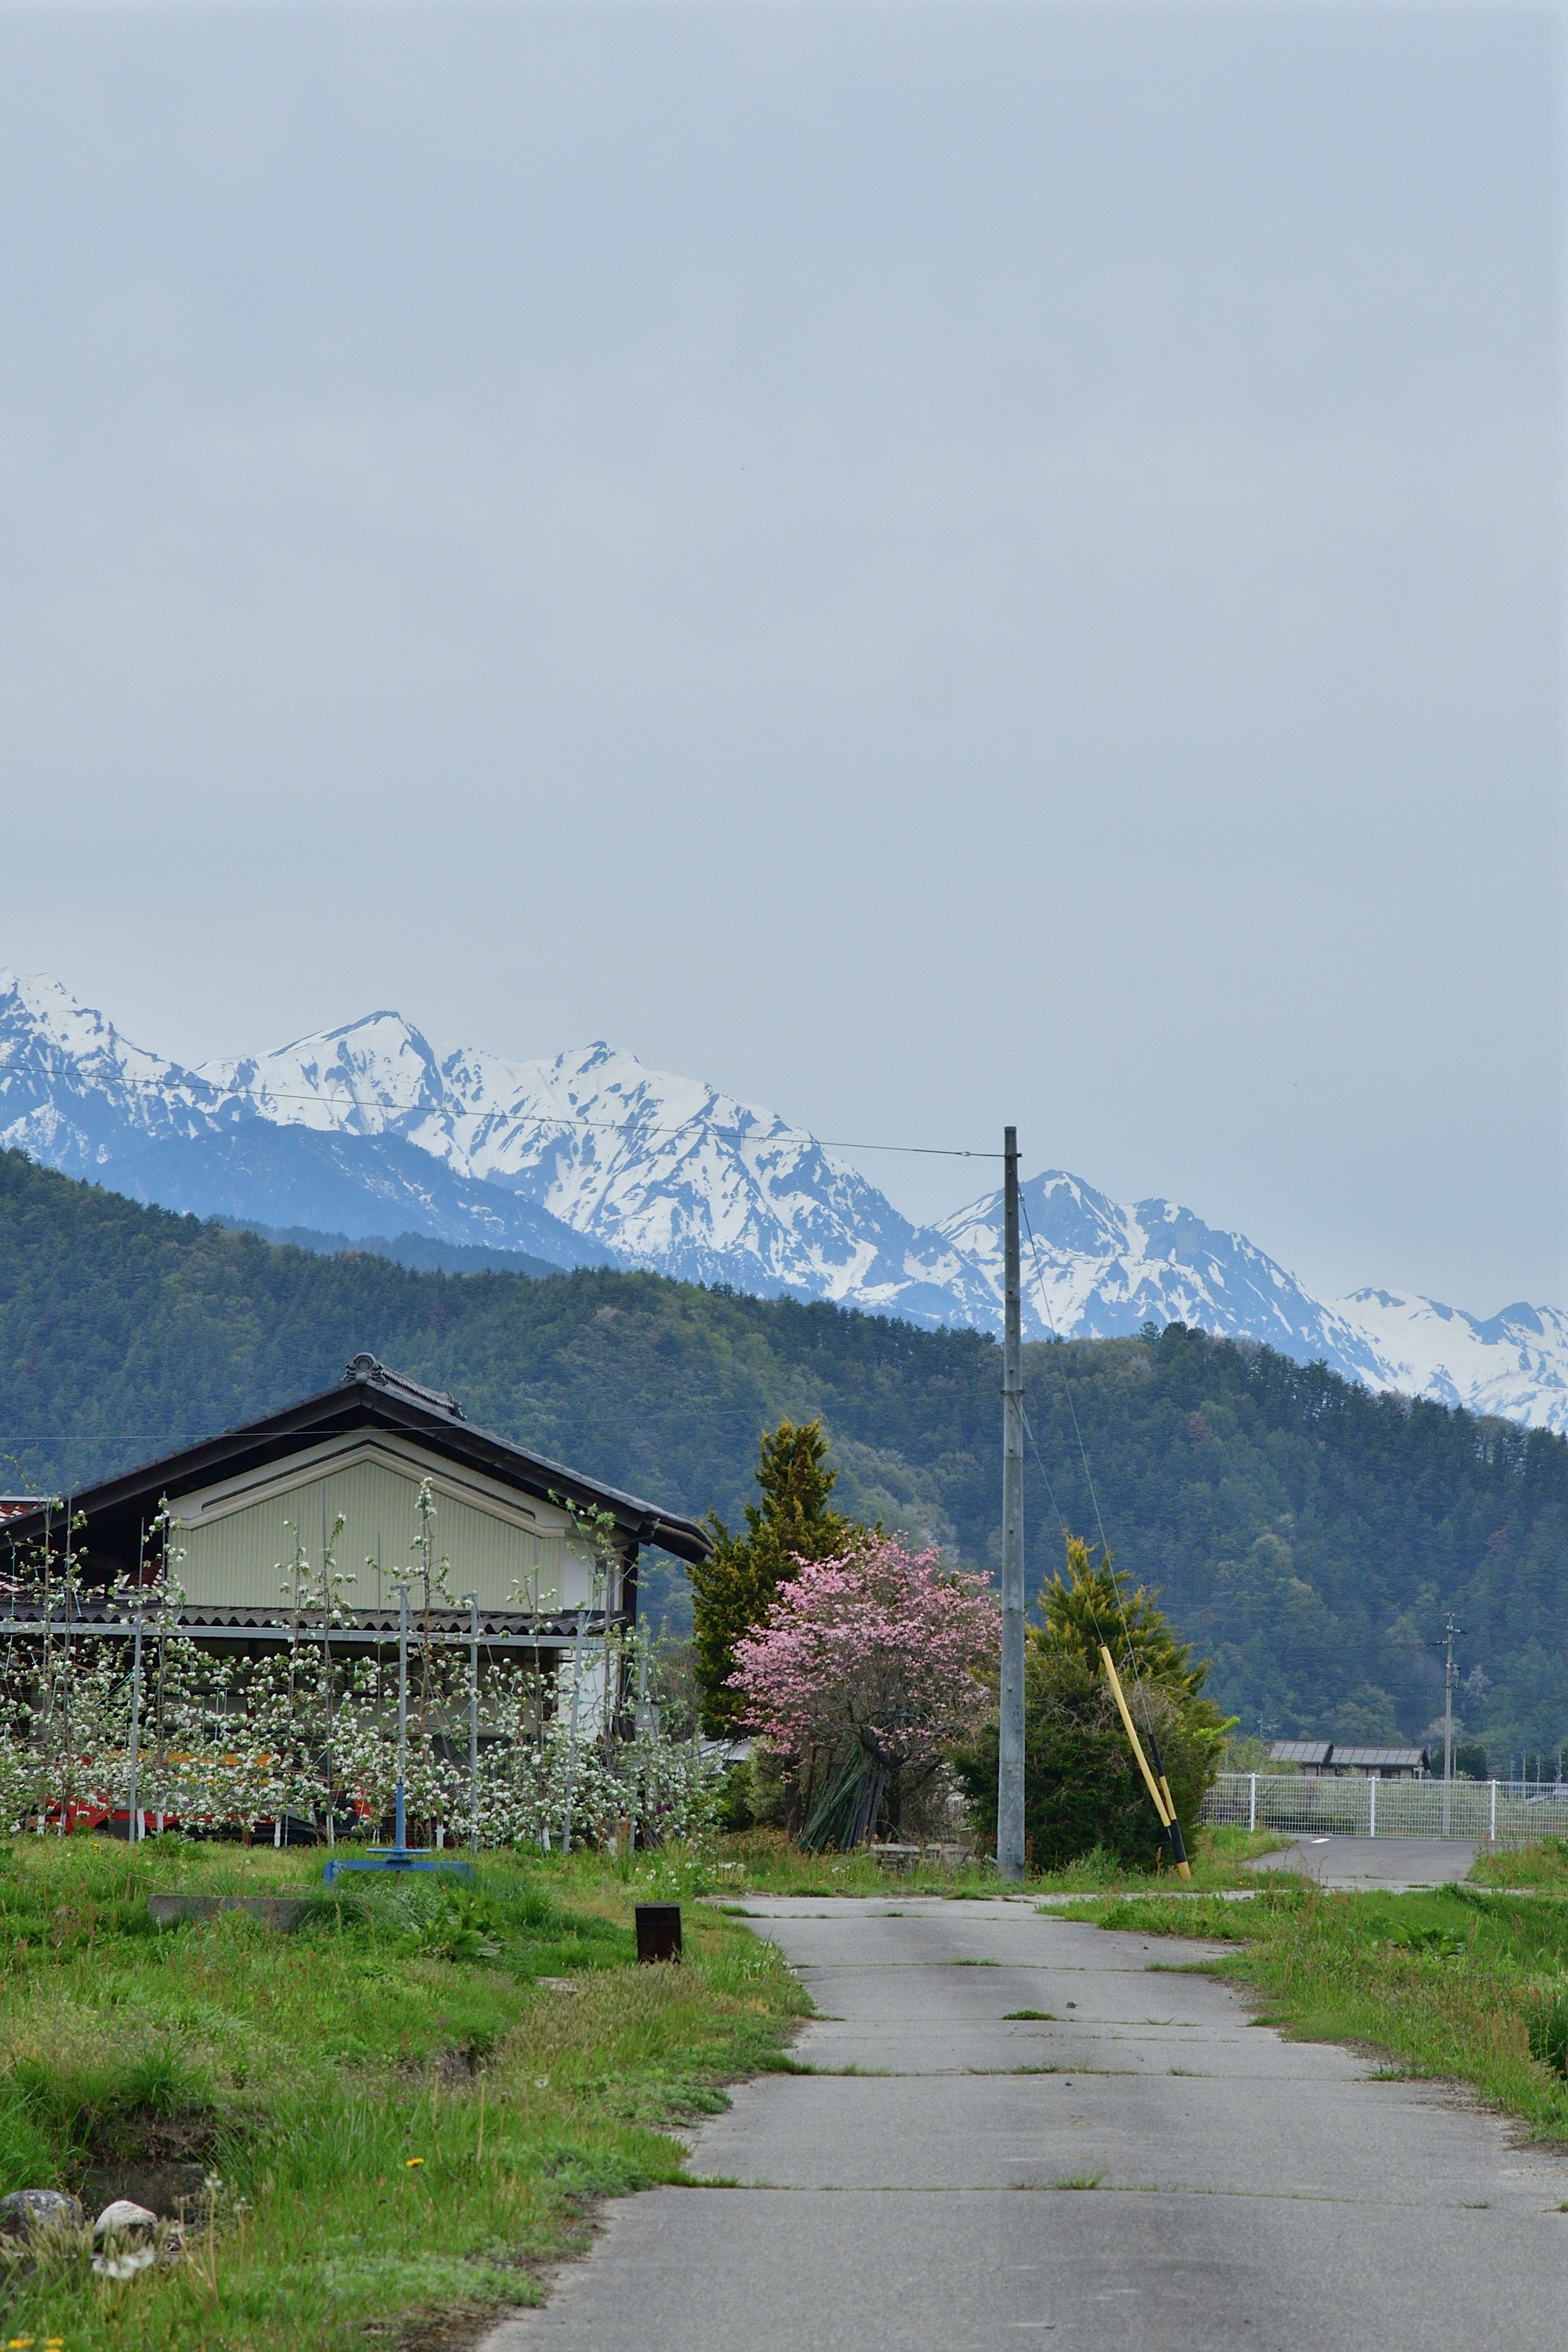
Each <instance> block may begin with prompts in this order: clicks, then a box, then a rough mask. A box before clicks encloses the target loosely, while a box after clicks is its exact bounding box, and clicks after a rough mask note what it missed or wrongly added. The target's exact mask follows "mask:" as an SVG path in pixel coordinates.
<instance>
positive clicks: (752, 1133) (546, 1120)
mask: <svg viewBox="0 0 1568 2352" xmlns="http://www.w3.org/2000/svg"><path fill="white" fill-rule="evenodd" d="M214 1091H215V1092H216V1088H215V1089H214ZM226 1099H228V1100H230V1101H234V1100H242V1101H243V1100H256V1099H260V1100H261V1101H264V1102H310V1103H325V1102H331V1103H333V1104H335V1105H342V1104H345V1103H346V1104H347V1105H348V1106H349V1107H350V1108H352V1109H353V1110H373V1111H383V1112H387V1113H390V1114H391V1115H392V1116H394V1117H395V1118H406V1117H410V1116H412V1115H413V1114H414V1113H415V1112H416V1110H417V1108H418V1106H417V1105H416V1104H412V1103H411V1104H408V1105H406V1106H405V1107H404V1108H399V1106H398V1105H397V1104H395V1103H388V1102H372V1101H366V1100H365V1099H364V1097H363V1096H360V1095H345V1094H342V1093H339V1092H333V1093H331V1094H330V1095H324V1094H322V1093H321V1091H319V1090H318V1091H316V1092H314V1093H312V1092H310V1091H309V1090H308V1089H301V1090H300V1091H298V1092H296V1091H294V1090H293V1089H291V1088H289V1087H264V1088H263V1089H262V1090H261V1093H260V1096H259V1097H246V1096H244V1095H242V1094H241V1093H240V1091H239V1089H237V1088H236V1089H234V1090H233V1092H232V1093H231V1094H230V1095H229V1096H228V1097H226ZM259 1116H260V1114H259V1113H258V1117H259ZM446 1116H447V1118H455V1119H461V1118H467V1119H483V1118H494V1117H496V1116H497V1114H496V1113H495V1112H493V1111H488V1110H453V1109H450V1108H448V1109H447V1111H446ZM500 1116H502V1117H504V1118H508V1119H509V1120H510V1124H511V1125H512V1126H513V1127H582V1128H591V1129H603V1130H604V1132H605V1134H608V1135H628V1136H630V1135H684V1134H686V1133H687V1131H688V1129H695V1130H696V1131H697V1132H699V1133H700V1134H704V1135H714V1136H718V1137H720V1138H721V1139H723V1140H724V1141H726V1142H745V1143H816V1144H818V1145H820V1146H821V1148H822V1149H823V1150H825V1151H896V1152H900V1153H902V1154H904V1155H905V1156H906V1157H908V1158H912V1159H917V1160H1000V1159H1001V1157H1002V1154H1001V1153H1000V1152H999V1151H969V1150H963V1149H961V1148H959V1147H957V1146H954V1145H952V1144H941V1143H862V1142H851V1141H847V1140H846V1139H845V1138H844V1137H842V1136H837V1135H815V1134H813V1132H812V1130H811V1129H810V1128H808V1127H783V1128H778V1127H775V1128H773V1129H758V1128H753V1127H712V1126H708V1125H705V1124H704V1123H703V1120H702V1116H701V1113H700V1111H694V1112H693V1113H692V1115H691V1117H690V1118H684V1119H682V1120H681V1121H680V1122H679V1125H678V1126H675V1127H638V1126H630V1125H628V1124H627V1123H626V1120H625V1119H619V1118H578V1117H576V1116H575V1115H574V1113H572V1112H567V1111H548V1112H546V1111H529V1112H518V1113H515V1114H513V1113H502V1114H500ZM278 1124H279V1121H277V1120H268V1125H269V1126H276V1125H278Z"/></svg>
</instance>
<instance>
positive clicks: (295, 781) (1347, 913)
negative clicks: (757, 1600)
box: [0, 6, 1568, 1313]
mask: <svg viewBox="0 0 1568 2352" xmlns="http://www.w3.org/2000/svg"><path fill="white" fill-rule="evenodd" d="M1560 62H1561V61H1560V56H1559V46H1558V37H1557V31H1556V27H1555V26H1554V24H1553V22H1552V19H1551V18H1550V17H1549V16H1546V15H1544V14H1542V13H1532V12H1528V11H1524V10H1519V11H1510V12H1501V11H1497V10H1493V11H1489V12H1487V13H1473V14H1472V13H1466V12H1464V11H1460V10H1453V9H1449V10H1445V11H1444V12H1442V13H1436V12H1433V13H1423V12H1420V11H1415V10H1404V11H1388V12H1379V13H1371V12H1360V11H1356V10H1354V9H1350V8H1345V9H1339V10H1333V11H1314V12H1311V13H1292V12H1289V11H1281V10H1270V11H1264V10H1258V11H1255V12H1250V13H1249V12H1247V11H1246V10H1238V9H1226V10H1224V11H1217V10H1216V11H1207V10H1204V9H1195V8H1180V7H1178V8H1171V7H1162V8H1161V9H1160V10H1159V11H1158V12H1156V13H1142V12H1140V11H1139V10H1136V9H1130V8H1121V9H1115V10H1112V9H1110V8H1101V9H1089V10H1082V9H1043V8H1027V7H1011V8H1006V9H994V8H988V7H983V6H966V7H963V8H945V9H944V8H905V7H879V8H870V9H859V8H848V7H840V8H832V9H822V8H783V7H777V8H773V7H765V8H764V7H747V8H743V9H742V8H738V7H731V8H728V9H719V10H709V9H699V8H691V7H685V8H680V9H668V10H667V9H663V8H658V7H648V6H644V7H641V8H639V9H637V10H636V11H626V12H622V11H617V10H614V9H609V8H600V9H595V10H591V11H589V10H582V9H573V10H560V9H545V8H531V9H526V10H524V9H507V8H492V9H488V10H484V11H479V10H473V11H469V10H466V9H462V8H451V7H448V8H445V9H442V10H439V11H431V12H427V13H426V12H424V11H421V10H418V9H410V8H402V9H399V10H397V11H395V12H393V11H385V10H378V9H376V8H374V7H366V8H355V9H353V10H352V11H348V10H341V11H334V10H326V9H321V10H303V9H301V10H289V12H287V13H278V12H256V13H251V12H248V11H244V10H234V9H228V10H225V11H224V12H222V13H202V12H201V11H199V10H188V9H187V10H183V11H180V12H171V13H166V14H165V13H154V12H152V11H146V12H141V11H121V12H118V13H114V14H107V15H106V14H95V13H92V12H90V11H86V10H77V11H73V12H72V13H70V14H26V13H22V14H17V13H13V14H9V15H5V16H0V318H3V320H4V330H3V333H0V757H3V762H4V765H3V771H0V772H3V774H4V780H5V781H4V793H5V833H4V839H5V851H6V856H5V869H6V877H7V883H8V887H7V889H6V892H5V912H4V917H3V919H0V960H4V961H12V962H15V963H17V964H19V965H21V966H22V967H23V968H24V969H28V970H31V969H44V970H48V971H53V972H55V973H56V974H57V975H58V977H59V978H60V979H61V980H63V981H64V982H67V984H68V985H69V986H70V987H72V988H73V989H75V990H76V991H77V992H78V993H79V994H81V995H83V996H85V997H87V998H88V999H89V1001H90V1002H92V1003H100V1004H101V1005H102V1006H103V1007H104V1008H105V1009H106V1010H107V1011H109V1012H110V1013H112V1014H113V1016H114V1017H115V1018H116V1019H117V1020H118V1021H119V1022H120V1024H121V1026H122V1027H124V1028H125V1029H126V1030H128V1031H129V1033H130V1034H132V1036H134V1037H136V1038H138V1039H139V1040H140V1041H142V1042H143V1043H146V1044H148V1045H154V1046H157V1047H161V1048H163V1050H165V1051H167V1052H170V1053H172V1054H174V1055H179V1056H180V1057H182V1058H184V1059H186V1060H196V1059H199V1058H201V1057H203V1056H205V1055H209V1054H214V1053H220V1052H235V1051H239V1050H243V1049H250V1048H256V1047H259V1046H265V1045H273V1044H277V1043H279V1042H281V1041H282V1040H283V1039H285V1038H287V1037H289V1036H292V1035H295V1034H300V1032H302V1031H305V1030H309V1029H312V1028H316V1027H319V1026H321V1025H323V1024H327V1023H331V1022H335V1021H339V1020H345V1019H348V1018H351V1017H353V1015H355V1014H356V1013H361V1012H363V1011H367V1010H369V1009H371V1008H372V1007H374V1006H377V1005H393V1006H395V1007H396V1008H398V1009H399V1010H401V1011H403V1012H405V1013H408V1014H409V1015H410V1016H411V1017H412V1018H414V1019H415V1020H416V1021H417V1022H419V1023H420V1024H421V1025H422V1026H423V1027H425V1028H426V1030H427V1031H428V1032H429V1033H430V1034H432V1035H433V1036H434V1037H436V1038H437V1040H449V1041H458V1040H460V1041H462V1042H465V1043H472V1044H477V1045H486V1046H489V1047H491V1048H492V1049H494V1050H497V1051H500V1052H506V1053H512V1054H517V1055H534V1054H542V1053H549V1052H552V1051H554V1050H556V1049H557V1048H558V1047H561V1046H563V1045H573V1044H578V1043H581V1042H583V1041H584V1040H586V1039H588V1038H591V1037H594V1036H605V1037H608V1038H610V1039H612V1040H614V1041H616V1043H618V1044H621V1045H626V1046H629V1047H631V1048H632V1049H633V1050H634V1051H636V1052H637V1054H639V1055H642V1057H643V1058H644V1059H645V1060H646V1061H648V1062H651V1063H655V1064H658V1065H661V1066H665V1067H667V1068H672V1069H677V1070H683V1071H689V1072H692V1073H695V1074H698V1075H700V1076H706V1077H709V1078H711V1079H712V1080H714V1081H715V1082H717V1083H719V1084H721V1085H722V1086H724V1087H727V1088H729V1089H731V1090H732V1091H734V1092H736V1093H739V1094H741V1095H742V1096H746V1097H751V1098H752V1099H753V1100H757V1101H761V1102H764V1103H769V1104H772V1105H773V1106H774V1107H776V1108H780V1109H782V1110H783V1111H784V1112H785V1113H786V1114H788V1115H789V1116H790V1117H792V1118H797V1119H799V1120H801V1121H803V1122H805V1123H808V1124H810V1125H811V1126H813V1127H814V1128H815V1129H816V1130H817V1131H818V1132H819V1133H824V1134H826V1135H829V1136H840V1137H857V1138H858V1137H864V1138H868V1139H876V1138H885V1139H889V1140H890V1141H896V1142H923V1143H948V1142H952V1143H960V1144H963V1143H970V1144H980V1145H987V1144H991V1145H994V1141H995V1130H996V1129H998V1128H999V1127H1000V1125H1001V1123H1002V1121H1003V1120H1004V1119H1005V1118H1015V1119H1016V1121H1017V1123H1018V1125H1019V1127H1020V1129H1021V1130H1022V1136H1023V1142H1024V1146H1025V1149H1026V1155H1027V1159H1028V1163H1029V1165H1030V1166H1031V1167H1035V1168H1037V1167H1041V1166H1047V1165H1061V1166H1066V1167H1068V1168H1071V1169H1073V1170H1075V1171H1078V1172H1079V1173H1080V1174H1082V1175H1084V1176H1086V1177H1088V1178H1089V1180H1090V1181H1093V1182H1096V1183H1098V1184H1100V1185H1102V1186H1104V1187H1105V1188H1106V1189H1107V1190H1108V1191H1110V1192H1112V1193H1114V1194H1116V1195H1117V1196H1118V1197H1121V1198H1126V1199H1131V1198H1133V1197H1136V1196H1138V1195H1141V1194H1143V1193H1148V1192H1168V1193H1171V1194H1173V1195H1174V1196H1175V1197H1177V1198H1178V1199H1180V1200H1182V1201H1184V1202H1186V1203H1187V1204H1188V1205H1189V1206H1191V1207H1193V1208H1194V1209H1196V1210H1197V1211H1199V1212H1200V1213H1202V1214H1204V1215H1205V1216H1207V1217H1208V1218H1210V1219H1211V1220H1212V1221H1214V1222H1215V1223H1224V1224H1234V1225H1237V1226H1239V1227H1240V1228H1241V1229H1242V1230H1243V1231H1245V1232H1247V1233H1248V1234H1251V1236H1252V1237H1253V1238H1254V1239H1255V1240H1256V1241H1257V1242H1258V1243H1259V1244H1262V1245H1263V1246H1264V1247H1266V1248H1268V1249H1269V1250H1271V1251H1272V1252H1273V1253H1274V1254H1275V1255H1278V1256H1280V1257H1282V1258H1284V1259H1285V1260H1286V1262H1287V1263H1288V1264H1289V1265H1292V1266H1293V1267H1294V1268H1295V1269H1296V1270H1297V1271H1299V1272H1300V1274H1301V1275H1302V1276H1303V1277H1304V1278H1305V1279H1306V1280H1307V1281H1308V1282H1310V1283H1311V1284H1314V1285H1315V1286H1319V1287H1320V1288H1321V1289H1325V1290H1330V1291H1332V1290H1334V1289H1337V1288H1343V1287H1348V1286H1351V1285H1352V1284H1357V1283H1362V1282H1368V1281H1378V1282H1384V1283H1387V1284H1390V1285H1392V1286H1409V1287H1413V1288H1417V1289H1424V1290H1426V1291H1429V1292H1432V1293H1435V1294H1436V1295H1437V1296H1439V1297H1446V1298H1447V1299H1448V1300H1450V1301H1451V1302H1452V1303H1455V1304H1458V1305H1462V1306H1466V1307H1471V1308H1472V1309H1474V1310H1476V1311H1478V1312H1483V1313H1487V1312H1491V1311H1493V1310H1495V1309H1496V1308H1497V1307H1500V1306H1501V1305H1502V1304H1503V1303H1504V1302H1505V1301H1506V1300H1510V1299H1513V1298H1516V1297H1529V1298H1531V1299H1535V1300H1551V1301H1552V1302H1554V1303H1558V1304H1565V1305H1568V1246H1565V1244H1568V1233H1565V1223H1564V1213H1563V1128H1564V1122H1563V1077H1564V1055H1563V1043H1564V1040H1563V855H1562V844H1561V840H1560V833H1559V808H1560V800H1561V791H1562V764H1563V762H1562V729H1561V706H1560V698H1559V686H1560V677H1559V672H1560V659H1559V644H1560V629H1561V624H1562V617H1563V616H1562V609H1561V563H1560V549H1559V540H1560V531H1561V526H1562V520H1563V517H1562V499H1561V456H1562V453H1561V446H1560V438H1559V427H1558V423H1557V415H1556V410H1557V404H1558V397H1559V392H1560V385H1559V373H1560V367H1559V361H1560V351H1559V327H1560V314H1561V303H1560V298H1559V284H1558V268H1559V259H1560V255H1559V243H1560V240H1559V215H1558V197H1559V188H1558V150H1559V142H1560V114H1561V97H1562V85H1561V74H1560ZM861 1164H863V1165H864V1166H865V1168H866V1169H867V1171H868V1173H870V1174H872V1175H873V1176H874V1177H875V1179H876V1181H879V1182H880V1183H881V1184H882V1185H883V1186H884V1188H885V1189H886V1190H887V1191H888V1192H889V1194H890V1195H891V1197H892V1198H893V1199H894V1200H895V1201H897V1202H899V1204H900V1206H902V1207H904V1208H906V1209H908V1210H909V1211H910V1212H911V1213H917V1214H927V1213H934V1212H937V1211H940V1210H942V1209H945V1208H947V1207H951V1206H954V1205H956V1204H957V1203H958V1202H961V1201H962V1200H963V1199H966V1198H968V1197H971V1196H972V1194H973V1192H977V1191H979V1190H980V1189H982V1182H983V1178H984V1171H976V1170H971V1169H966V1168H964V1167H963V1166H962V1165H959V1164H956V1163H945V1162H942V1161H939V1160H932V1161H922V1160H896V1159H890V1160H883V1159H880V1158H869V1157H868V1158H867V1159H865V1160H863V1162H862V1163H861Z"/></svg>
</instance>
